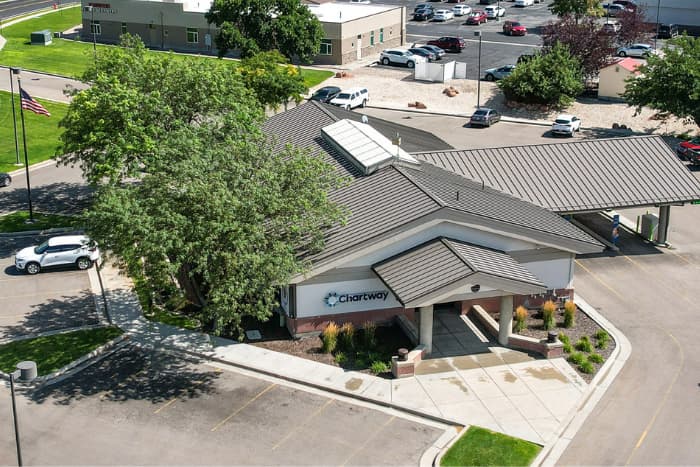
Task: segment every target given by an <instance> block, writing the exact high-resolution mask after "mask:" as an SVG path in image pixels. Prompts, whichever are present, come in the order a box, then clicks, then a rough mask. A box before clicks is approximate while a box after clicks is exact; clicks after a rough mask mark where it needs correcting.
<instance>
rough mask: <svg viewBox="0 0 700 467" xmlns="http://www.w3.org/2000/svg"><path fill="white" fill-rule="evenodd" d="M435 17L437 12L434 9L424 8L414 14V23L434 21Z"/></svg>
mask: <svg viewBox="0 0 700 467" xmlns="http://www.w3.org/2000/svg"><path fill="white" fill-rule="evenodd" d="M433 16H435V11H434V10H433V9H432V8H423V9H421V10H417V11H414V12H413V20H414V21H428V20H430V19H433Z"/></svg>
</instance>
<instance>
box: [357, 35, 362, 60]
mask: <svg viewBox="0 0 700 467" xmlns="http://www.w3.org/2000/svg"><path fill="white" fill-rule="evenodd" d="M361 58H362V35H361V34H358V35H357V59H358V60H359V59H361Z"/></svg>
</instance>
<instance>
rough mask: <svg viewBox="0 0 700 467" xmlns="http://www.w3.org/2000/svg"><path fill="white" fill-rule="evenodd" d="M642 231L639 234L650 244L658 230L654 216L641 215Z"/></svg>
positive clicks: (657, 222)
mask: <svg viewBox="0 0 700 467" xmlns="http://www.w3.org/2000/svg"><path fill="white" fill-rule="evenodd" d="M640 227H641V229H642V231H641V232H640V234H641V235H642V237H644V238H646V239H647V240H649V241H650V242H653V241H654V239H655V238H656V232H657V230H658V229H659V218H658V217H657V216H656V215H655V214H644V215H642V225H641V226H640Z"/></svg>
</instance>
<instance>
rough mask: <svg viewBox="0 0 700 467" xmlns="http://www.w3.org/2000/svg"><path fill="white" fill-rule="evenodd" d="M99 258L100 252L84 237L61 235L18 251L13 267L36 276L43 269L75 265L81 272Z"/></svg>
mask: <svg viewBox="0 0 700 467" xmlns="http://www.w3.org/2000/svg"><path fill="white" fill-rule="evenodd" d="M99 257H100V250H99V249H98V248H97V246H95V245H94V244H93V243H92V242H91V241H90V239H89V238H88V237H86V236H85V235H63V236H60V237H52V238H49V239H48V240H46V241H45V242H44V243H42V244H41V245H38V246H30V247H27V248H23V249H21V250H19V251H18V252H17V254H16V255H15V267H16V268H17V269H18V270H20V271H26V272H27V274H36V273H38V272H39V271H41V270H42V269H43V268H49V267H54V266H65V265H67V264H75V266H76V267H77V268H78V269H80V270H81V271H83V270H85V269H89V268H90V267H91V266H92V263H94V262H95V261H96V260H97V258H99Z"/></svg>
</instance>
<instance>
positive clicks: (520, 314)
mask: <svg viewBox="0 0 700 467" xmlns="http://www.w3.org/2000/svg"><path fill="white" fill-rule="evenodd" d="M526 325H527V308H525V307H524V306H522V305H520V306H519V307H518V308H516V309H515V332H522V331H523V330H524V329H525V327H526Z"/></svg>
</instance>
